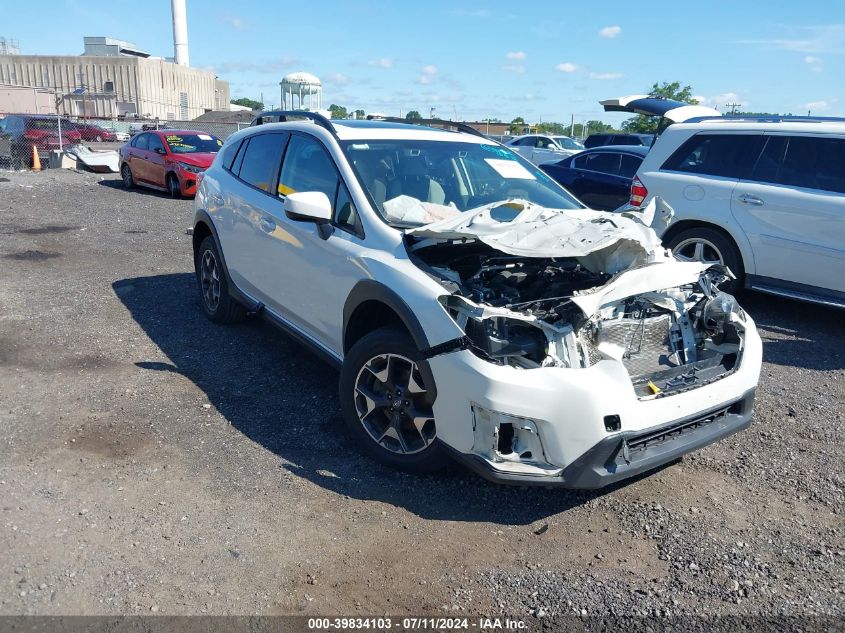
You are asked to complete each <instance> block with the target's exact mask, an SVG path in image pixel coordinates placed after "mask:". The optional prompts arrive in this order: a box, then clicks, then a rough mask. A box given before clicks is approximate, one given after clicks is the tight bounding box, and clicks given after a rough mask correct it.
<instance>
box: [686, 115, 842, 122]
mask: <svg viewBox="0 0 845 633" xmlns="http://www.w3.org/2000/svg"><path fill="white" fill-rule="evenodd" d="M702 121H737V122H742V121H751V122H753V123H782V122H788V123H845V117H836V116H793V115H783V116H780V115H770V116H767V115H762V114H761V115H738V116H731V115H729V114H726V115H724V116H697V117H693V118H691V119H687V120H686V121H684V123H701V122H702Z"/></svg>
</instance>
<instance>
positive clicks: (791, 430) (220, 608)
mask: <svg viewBox="0 0 845 633" xmlns="http://www.w3.org/2000/svg"><path fill="white" fill-rule="evenodd" d="M192 209H193V207H192V202H191V201H187V200H181V201H180V200H171V199H169V198H167V197H165V196H163V195H160V194H157V193H153V192H146V191H142V190H134V191H126V190H124V189H123V188H122V187H121V185H120V181H119V180H118V179H117V178H116V177H108V178H103V177H101V176H97V175H94V174H82V173H78V172H70V171H65V172H58V171H51V172H43V173H40V174H33V173H8V172H6V173H2V172H0V439H2V443H0V504H1V505H2V508H0V614H5V615H14V614H140V613H151V612H152V613H159V614H200V613H208V614H346V615H363V614H369V615H377V614H384V613H389V614H398V615H401V614H435V613H436V614H510V615H515V616H519V617H522V618H525V619H526V620H529V621H532V622H535V623H536V622H538V621H545V622H554V621H555V618H561V617H563V616H569V615H573V614H574V615H577V616H586V615H602V614H618V613H629V614H639V613H642V614H683V613H688V614H717V615H718V614H723V615H724V614H749V615H755V614H769V615H771V614H780V615H797V616H806V615H810V614H826V615H833V616H839V617H841V616H843V615H845V596H843V590H844V589H845V530H844V529H843V519H845V515H844V514H843V488H845V476H843V466H845V459H844V458H845V325H843V324H844V323H845V313H842V312H837V311H834V310H829V309H824V308H820V307H815V306H811V305H805V304H801V303H796V302H791V301H786V300H780V299H776V298H773V297H767V296H764V295H756V294H748V295H745V296H743V297H742V298H741V300H742V303H743V305H744V306H745V307H746V309H747V310H748V312H749V313H750V314H751V315H752V316H753V317H754V318H755V319H756V320H757V323H758V326H759V328H760V330H761V334H762V336H763V339H764V344H765V352H764V354H765V363H764V366H763V372H762V376H761V383H760V388H759V390H758V393H757V401H756V418H755V423H754V424H753V425H752V427H751V428H750V429H749V430H748V431H746V432H744V433H741V434H739V435H738V436H735V437H732V438H730V439H728V440H726V441H723V442H720V443H718V444H717V445H714V446H711V447H708V448H706V449H704V450H702V451H701V452H700V453H697V454H694V455H692V456H688V457H686V458H685V459H684V460H683V461H681V462H679V463H676V464H673V465H671V466H669V467H667V468H664V469H663V470H661V471H659V472H657V473H653V474H651V475H649V476H645V477H642V478H640V479H638V480H635V481H632V482H629V483H627V484H624V485H619V486H615V487H613V488H612V489H609V490H605V491H602V492H597V493H576V492H568V491H565V490H546V489H535V488H515V487H500V486H496V485H492V484H489V483H487V482H485V481H483V480H481V479H479V478H478V477H476V476H474V475H472V474H470V473H468V472H466V471H463V470H461V469H459V468H455V469H454V470H452V471H450V472H446V473H444V474H442V475H438V476H430V477H413V476H407V475H402V474H397V473H395V472H393V471H390V470H388V469H385V468H383V467H381V466H379V465H377V464H374V463H373V462H371V461H369V460H368V459H366V458H364V457H362V456H360V455H359V454H358V453H356V452H355V451H354V450H351V449H350V447H349V442H348V440H347V437H346V435H345V432H344V429H343V426H342V423H341V421H340V417H339V411H338V402H337V397H336V389H337V373H336V372H335V371H334V370H333V369H331V368H329V367H328V366H326V365H324V364H322V363H321V362H320V361H319V360H318V359H316V358H315V357H313V356H311V355H310V354H309V353H308V352H307V351H305V350H304V349H302V348H300V347H299V346H298V345H297V344H295V343H294V342H292V341H291V340H289V339H288V338H286V337H285V336H284V335H283V334H281V333H278V332H276V331H275V330H273V329H272V328H271V327H270V326H269V325H266V324H264V323H262V322H259V321H256V320H253V321H248V322H247V323H245V324H242V325H238V326H234V327H222V326H216V325H213V324H211V323H209V322H208V321H207V320H206V319H205V318H204V317H203V315H202V313H201V310H200V307H199V298H198V294H197V291H196V288H195V282H194V278H193V273H192V260H191V247H190V244H191V238H190V236H189V235H187V234H186V228H187V227H188V226H189V225H190V223H191V218H192ZM552 628H554V627H553V626H552Z"/></svg>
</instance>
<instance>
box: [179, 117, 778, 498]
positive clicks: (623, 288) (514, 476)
mask: <svg viewBox="0 0 845 633" xmlns="http://www.w3.org/2000/svg"><path fill="white" fill-rule="evenodd" d="M296 116H298V117H300V118H301V117H307V118H308V119H310V120H308V121H302V120H299V121H291V120H290V119H292V118H293V114H292V113H274V116H273V117H272V118H273V119H280V120H281V121H282V122H278V123H266V120H267V119H270V118H271V117H270V116H264V117H260V118H259V119H258V120H257V122H258V123H264V124H261V125H254V126H253V127H250V128H248V129H245V130H242V131H241V132H239V133H237V134H235V135H233V136H232V137H230V138H229V140H228V141H227V142H226V145H225V146H224V148H223V149H222V151H221V152H220V153H219V155H218V156H217V159H216V160H215V161H214V164H213V165H212V166H211V168H210V169H209V170H208V171H207V172H205V175H204V178H203V179H202V182H201V184H200V186H199V190H198V194H197V196H196V216H195V225H194V232H193V242H194V253H195V262H196V273H197V280H198V283H199V290H200V293H201V295H202V305H203V308H204V310H205V312H206V313H207V315H208V317H209V318H211V319H212V320H213V321H216V322H229V321H233V320H236V319H240V318H243V317H244V316H245V315H248V314H257V315H261V316H264V317H266V318H267V319H269V320H270V321H271V322H273V323H275V324H276V325H278V326H280V327H282V328H284V329H285V330H286V331H288V332H289V333H291V334H293V335H294V336H295V337H297V338H298V339H299V340H301V341H303V342H304V343H306V344H307V345H309V346H310V347H312V348H313V349H315V350H316V351H318V352H319V353H321V354H322V355H323V356H324V357H326V358H327V359H329V360H330V361H332V362H334V363H335V364H337V365H338V366H339V367H340V406H341V408H342V410H343V414H344V417H345V420H346V423H347V425H348V427H349V431H350V433H351V435H352V436H353V437H354V438H355V439H356V440H357V442H358V444H360V446H361V448H363V449H364V450H365V451H366V452H367V453H369V454H370V455H372V456H373V457H375V458H376V459H378V460H380V461H382V462H384V463H387V464H389V465H392V466H394V467H398V468H402V469H405V470H408V471H412V472H424V471H430V470H433V469H436V468H438V467H441V466H443V465H444V464H445V463H446V462H447V461H448V459H449V457H450V456H451V457H454V458H457V459H458V460H460V461H462V462H464V463H465V464H467V465H468V466H469V467H471V468H473V469H474V470H476V471H478V472H479V473H480V474H482V475H483V476H485V477H488V478H490V479H494V480H497V481H509V482H518V483H538V484H547V485H548V484H560V485H564V486H570V487H580V488H595V487H600V486H603V485H606V484H608V483H610V482H613V481H616V480H619V479H622V478H625V477H629V476H631V475H634V474H637V473H640V472H644V471H647V470H649V469H653V468H655V467H657V466H659V465H661V464H664V463H666V462H669V461H671V460H674V459H676V458H677V457H679V456H680V455H683V454H685V453H687V452H689V451H692V450H695V449H698V448H700V447H702V446H705V445H707V444H710V443H711V442H714V441H716V440H718V439H720V438H722V437H725V436H727V435H730V434H731V433H734V432H736V431H739V430H741V429H743V428H745V427H747V426H748V425H749V424H750V422H751V410H752V403H753V399H754V390H755V387H756V385H757V379H758V374H759V370H760V362H761V343H760V338H759V337H758V335H757V332H756V330H755V327H754V324H753V322H752V320H751V319H750V318H749V317H748V315H746V314H745V313H744V312H743V311H742V309H740V308H739V307H738V306H737V304H736V302H735V301H734V299H733V297H731V296H730V295H727V294H724V293H722V292H720V291H719V290H718V288H717V286H718V284H719V283H721V282H722V281H724V280H725V278H726V274H725V273H724V271H723V269H721V268H720V267H718V266H715V267H714V266H708V265H706V264H703V263H700V262H679V261H676V260H675V259H673V258H672V257H671V255H670V254H669V253H668V252H667V251H666V250H665V249H664V248H663V247H662V246H661V244H660V240H659V239H658V238H657V236H656V234H655V232H654V231H653V230H652V229H651V228H650V227H649V224H651V223H652V222H655V223H661V225H662V224H665V223H666V222H668V220H669V218H668V217H667V216H668V213H667V210H666V208H661V206H660V205H659V204H657V205H652V206H650V207H649V208H648V209H645V210H644V211H642V212H632V213H629V214H623V215H617V214H612V213H603V212H598V211H591V210H588V209H584V208H583V207H582V206H581V205H580V204H579V203H578V201H577V200H575V199H574V198H573V197H572V196H570V195H569V194H568V193H567V192H566V191H565V190H563V189H562V188H560V187H559V186H558V185H556V184H555V183H554V182H553V181H552V180H551V179H549V178H548V177H547V176H546V175H545V174H544V173H543V172H541V171H539V170H538V169H536V168H535V167H534V166H533V165H532V164H531V163H529V162H528V161H526V160H524V159H522V158H520V157H519V156H517V155H516V154H515V153H513V152H512V151H511V150H510V149H508V148H506V147H504V146H502V145H499V144H496V143H494V142H491V141H490V140H488V139H486V138H484V137H483V136H481V135H477V134H474V133H471V132H472V131H471V130H470V129H468V128H463V126H454V124H453V126H454V127H459V128H460V131H448V130H441V129H434V128H432V127H422V126H418V125H408V124H400V123H396V122H392V121H328V120H326V119H324V118H322V117H320V116H319V115H316V114H308V113H297V115H296ZM280 414H283V412H280Z"/></svg>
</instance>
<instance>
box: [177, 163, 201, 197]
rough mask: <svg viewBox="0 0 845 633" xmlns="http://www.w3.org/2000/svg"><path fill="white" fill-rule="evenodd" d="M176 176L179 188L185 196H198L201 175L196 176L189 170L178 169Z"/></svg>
mask: <svg viewBox="0 0 845 633" xmlns="http://www.w3.org/2000/svg"><path fill="white" fill-rule="evenodd" d="M176 176H177V177H178V178H179V186H180V188H181V190H182V195H183V196H195V195H197V179H198V178H199V176H200V174H198V173H196V174H195V173H194V172H191V171H188V170H187V169H178V170H176Z"/></svg>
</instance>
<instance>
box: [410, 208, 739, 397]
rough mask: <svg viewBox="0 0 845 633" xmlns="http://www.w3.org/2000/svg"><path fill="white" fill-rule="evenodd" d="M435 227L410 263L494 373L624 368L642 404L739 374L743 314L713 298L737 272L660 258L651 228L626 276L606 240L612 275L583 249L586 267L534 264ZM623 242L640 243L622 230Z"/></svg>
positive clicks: (579, 259) (559, 260)
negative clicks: (501, 368)
mask: <svg viewBox="0 0 845 633" xmlns="http://www.w3.org/2000/svg"><path fill="white" fill-rule="evenodd" d="M585 213H591V214H599V212H585ZM603 215H612V214H603ZM617 217H618V216H617ZM617 222H618V220H617ZM436 224H442V223H436ZM453 224H454V223H453ZM433 226H435V225H429V226H428V227H423V229H425V231H419V232H421V233H422V232H424V233H425V237H427V238H428V239H424V240H419V239H415V238H410V239H409V241H408V245H409V251H411V252H412V259H413V260H414V261H415V262H416V263H417V265H419V266H420V267H421V268H423V269H424V270H426V271H427V272H428V273H429V274H430V275H431V276H433V277H434V278H436V279H437V280H438V282H439V283H441V285H443V287H444V288H445V289H446V290H448V291H449V293H448V294H444V295H443V296H441V297H440V300H441V303H442V304H443V306H444V308H445V309H446V310H447V311H448V312H449V314H450V315H451V316H452V318H453V319H454V320H455V322H456V323H457V324H458V326H459V327H460V328H461V329H463V331H464V332H465V334H466V338H467V341H468V345H469V347H470V349H471V350H472V351H473V352H474V353H475V354H477V355H479V356H481V357H482V358H485V359H486V360H488V361H490V362H493V363H497V364H502V365H508V366H512V367H517V368H523V369H531V368H537V367H564V368H577V367H582V368H583V367H590V366H592V365H594V364H596V363H598V362H600V361H602V360H606V359H611V360H616V361H618V362H621V363H622V364H623V365H624V366H625V368H626V369H627V371H628V374H629V375H630V377H631V381H632V383H633V385H634V389H635V391H636V393H637V395H638V396H639V397H640V398H653V397H661V396H663V395H667V394H669V393H676V392H680V391H685V390H687V389H691V388H695V387H700V386H702V385H703V384H707V383H709V382H712V381H713V380H716V379H718V378H720V377H723V376H725V375H727V374H729V373H730V372H731V371H732V370H733V369H734V368H735V367H736V366H737V365H738V359H739V354H740V353H741V349H742V333H743V331H744V322H745V315H744V313H743V311H742V310H741V308H739V306H738V305H737V304H736V301H735V299H734V298H733V297H732V296H731V295H729V294H726V293H723V292H721V291H719V290H718V288H717V286H718V284H720V283H722V282H724V281H725V280H727V279H729V278H731V275H730V272H729V271H727V270H726V269H724V268H721V267H711V268H709V269H707V268H706V267H704V266H703V265H698V268H695V266H696V265H697V264H695V265H693V266H690V265H689V264H688V263H687V264H685V263H681V262H677V261H675V260H674V259H673V258H672V257H671V255H670V254H667V253H666V252H665V250H663V249H662V246H660V247H659V249H660V251H662V252H659V251H658V249H657V247H654V244H655V243H656V244H658V245H659V240H657V238H656V235H655V234H654V232H653V231H651V229H648V228H647V227H643V226H641V227H637V230H642V229H647V230H648V231H649V232H651V234H652V235H653V236H654V238H653V240H652V239H649V240H647V241H648V242H649V243H647V244H646V245H645V246H647V247H648V248H642V249H641V251H642V253H639V252H637V251H636V249H632V248H630V247H628V252H631V253H634V255H633V256H632V261H631V262H628V263H629V266H628V267H627V268H624V267H623V268H622V269H621V270H620V269H619V268H620V265H619V262H620V261H621V260H620V256H619V253H620V249H619V248H618V244H617V243H615V242H613V240H612V239H609V238H608V235H610V233H608V232H607V231H605V229H604V228H603V229H602V230H603V231H605V232H604V233H603V235H602V245H601V248H602V249H603V251H604V252H605V253H611V256H610V257H605V258H604V261H605V263H611V262H612V265H607V266H605V267H606V268H608V269H609V270H606V271H605V270H601V268H602V265H601V264H602V259H601V258H597V257H596V256H595V253H591V252H589V249H585V248H584V246H583V244H582V243H579V245H578V248H579V249H580V250H579V255H578V256H561V257H545V256H538V257H531V256H527V255H525V254H523V253H524V251H525V249H524V247H518V248H511V247H510V244H506V243H502V244H497V243H496V242H495V241H494V240H493V239H492V238H490V239H482V238H481V237H479V239H470V238H468V236H466V235H465V234H463V235H462V236H461V238H460V239H456V236H455V228H454V226H452V227H450V228H449V229H448V230H447V231H444V232H443V239H436V238H433V234H434V235H436V233H435V231H436V229H433V228H432V227H433ZM543 228H545V227H541V228H539V229H538V228H534V229H533V230H543ZM588 228H589V227H588ZM460 230H464V229H460ZM511 230H512V229H511ZM491 233H492V232H489V231H488V233H487V234H485V236H484V237H489V235H490V234H491ZM534 239H536V238H534ZM555 239H559V236H556V237H555ZM583 241H584V240H580V242H583ZM619 241H627V242H628V243H630V242H632V238H631V236H630V235H626V234H625V233H624V231H620V236H619ZM491 242H493V245H491ZM508 250H511V251H513V252H510V253H509V252H507V251H508ZM538 250H539V252H542V253H544V254H547V253H549V252H550V251H552V247H551V246H550V245H549V244H544V245H541V248H539V249H538ZM559 250H560V251H562V252H565V251H566V249H565V248H560V249H559ZM585 250H586V251H587V252H586V254H583V253H584V251H585ZM515 253H516V254H515ZM667 273H668V274H667ZM681 280H682V281H681ZM664 284H665V286H666V287H665V288H662V286H663V285H664ZM653 288H658V290H654V289H653ZM661 288H662V289H661ZM629 293H630V294H629Z"/></svg>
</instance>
